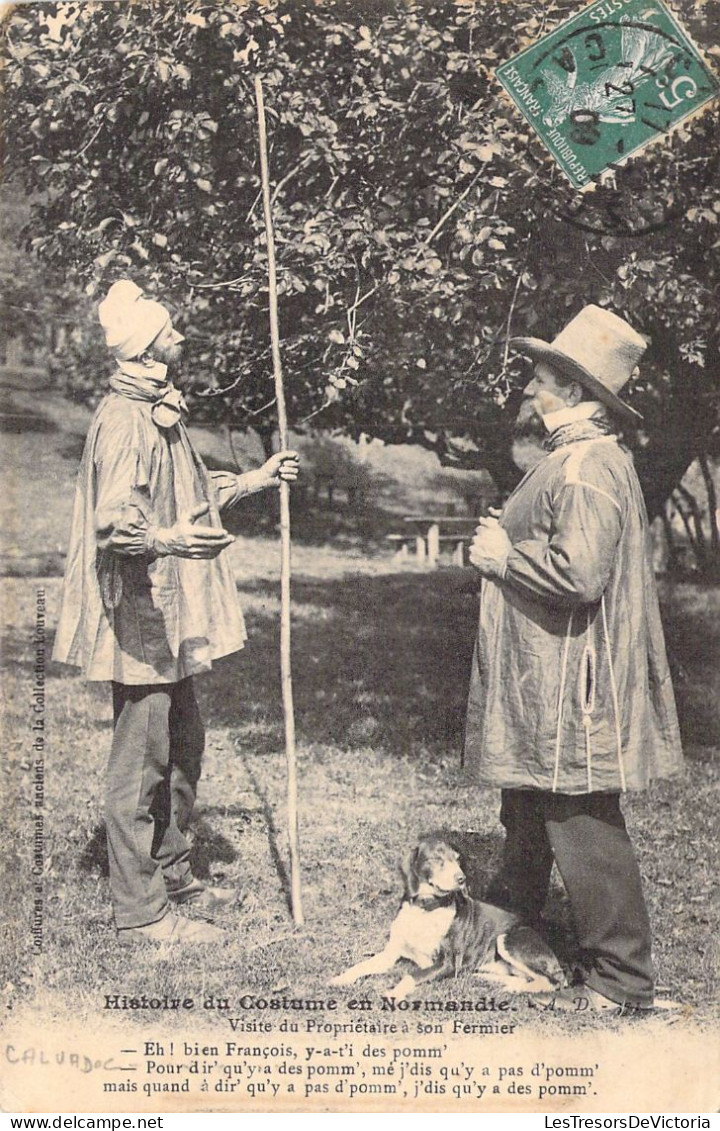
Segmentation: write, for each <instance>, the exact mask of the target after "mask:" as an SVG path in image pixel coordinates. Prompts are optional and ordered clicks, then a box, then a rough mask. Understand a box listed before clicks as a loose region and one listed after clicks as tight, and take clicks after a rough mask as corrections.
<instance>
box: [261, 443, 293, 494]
mask: <svg viewBox="0 0 720 1131" xmlns="http://www.w3.org/2000/svg"><path fill="white" fill-rule="evenodd" d="M299 470H300V456H299V454H298V453H297V452H293V451H284V452H277V453H276V454H275V455H274V456H270V459H269V460H268V461H267V463H264V464H263V465H262V467H259V468H258V475H259V476H262V479H263V486H264V487H279V486H280V484H281V483H283V482H284V483H294V482H295V480H296V479H297V477H298V473H299Z"/></svg>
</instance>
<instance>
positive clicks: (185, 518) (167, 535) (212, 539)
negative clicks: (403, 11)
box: [149, 503, 234, 558]
mask: <svg viewBox="0 0 720 1131" xmlns="http://www.w3.org/2000/svg"><path fill="white" fill-rule="evenodd" d="M209 509H210V508H209V505H208V503H201V504H199V505H198V506H195V507H193V508H192V510H189V511H186V512H185V514H183V515H181V517H180V518H179V519H178V521H177V522H176V523H175V525H174V526H167V527H161V528H159V529H158V530H155V531H154V532H151V533H150V536H149V548H150V549H151V551H152V552H153V553H154V554H155V555H156V556H157V557H168V556H169V555H171V554H172V555H174V556H175V557H178V558H216V557H217V556H218V554H219V553H221V552H222V551H223V550H224V549H225V548H226V546H229V545H230V544H231V542H233V541H234V538H233V536H232V534H228V532H227V530H223V528H222V527H219V526H198V525H196V520H197V519H198V518H201V517H202V516H203V515H204V514H207V513H208V510H209Z"/></svg>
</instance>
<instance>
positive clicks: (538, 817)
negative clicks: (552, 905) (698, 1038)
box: [485, 789, 654, 1005]
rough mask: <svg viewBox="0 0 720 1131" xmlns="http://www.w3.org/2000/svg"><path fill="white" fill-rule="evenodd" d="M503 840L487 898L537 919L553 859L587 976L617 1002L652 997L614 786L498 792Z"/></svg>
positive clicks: (646, 938) (645, 925) (634, 874)
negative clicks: (576, 792) (573, 791)
mask: <svg viewBox="0 0 720 1131" xmlns="http://www.w3.org/2000/svg"><path fill="white" fill-rule="evenodd" d="M500 820H501V821H502V823H503V825H504V826H505V831H506V840H505V849H504V857H503V864H502V869H501V872H500V874H499V875H498V876H497V877H496V878H495V880H494V881H493V883H492V885H491V888H490V890H489V891H488V892H487V893H486V895H485V898H486V899H488V900H489V901H491V902H495V903H499V904H501V905H502V906H505V907H508V908H510V909H511V910H513V911H517V912H518V913H519V914H521V915H523V916H524V917H526V918H528V919H530V920H532V919H536V918H537V917H538V916H539V915H540V912H541V911H542V909H543V906H544V904H545V899H546V897H547V894H548V889H549V886H550V872H551V870H552V865H553V860H555V862H556V863H557V866H558V871H559V872H560V875H561V877H562V881H563V883H564V885H565V889H566V891H567V893H568V897H569V899H570V904H571V907H572V912H573V917H574V920H575V926H576V928H577V932H578V938H579V943H580V947H581V948H582V951H583V953H584V958H585V961H586V963H587V974H586V977H585V982H586V984H587V985H589V986H590V987H592V989H595V990H598V991H599V992H600V993H601V994H604V995H605V997H608V998H610V999H611V1000H612V1001H616V1002H619V1003H623V1002H627V1003H636V1004H640V1005H645V1004H649V1003H651V1002H652V1000H653V989H654V987H653V969H652V961H651V955H650V923H649V920H648V914H647V909H646V907H645V900H644V898H643V892H642V881H641V879H640V870H639V868H638V865H637V861H636V859H635V853H634V851H633V847H632V844H631V842H630V838H629V836H628V834H627V830H626V828H625V820H624V818H623V815H622V812H621V811H620V797H619V794H617V793H589V794H585V795H580V796H569V795H567V794H560V793H545V792H542V791H540V790H524V789H506V790H503V792H502V807H501V810H500Z"/></svg>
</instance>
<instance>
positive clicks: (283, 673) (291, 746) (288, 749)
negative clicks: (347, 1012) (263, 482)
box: [255, 75, 304, 926]
mask: <svg viewBox="0 0 720 1131" xmlns="http://www.w3.org/2000/svg"><path fill="white" fill-rule="evenodd" d="M255 102H256V104H257V118H258V137H259V141H260V173H261V177H262V197H263V211H264V213H265V236H266V241H267V252H268V292H269V307H270V343H271V346H272V360H273V373H274V374H275V397H276V400H277V413H278V426H279V430H280V447H281V449H282V448H287V446H288V423H287V409H286V407H285V387H284V384H283V373H282V362H281V360H280V330H279V326H278V302H277V273H276V269H275V236H274V233H273V222H272V207H271V200H270V172H269V169H268V152H267V131H266V128H265V102H264V99H263V89H262V83H261V81H260V76H259V75H256V76H255ZM280 545H281V568H280V677H281V681H282V700H283V714H284V716H285V753H286V755H287V791H288V799H287V812H288V841H289V843H290V904H291V907H292V917H293V922H294V923H295V924H296V925H297V926H302V924H303V921H304V920H303V911H302V893H301V888H300V850H299V845H298V813H297V758H296V753H295V712H294V709H293V690H292V669H291V665H290V487H289V485H288V484H287V483H286V482H284V481H282V482H281V483H280Z"/></svg>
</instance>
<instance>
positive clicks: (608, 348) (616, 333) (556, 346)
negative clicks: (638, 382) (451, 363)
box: [510, 305, 647, 421]
mask: <svg viewBox="0 0 720 1131" xmlns="http://www.w3.org/2000/svg"><path fill="white" fill-rule="evenodd" d="M510 345H511V346H514V348H515V349H517V350H520V351H521V352H522V353H528V354H530V356H531V357H532V358H533V359H534V360H535V361H547V363H548V364H549V365H552V366H553V367H554V368H556V369H557V370H558V371H559V372H560V373H561V374H562V375H563V376H565V377H568V378H570V380H572V381H579V383H580V384H581V385H582V386H583V388H585V389H587V390H588V392H590V393H592V394H593V396H594V397H596V398H597V399H598V400H599V401H602V402H603V404H605V405H607V407H608V408H610V409H612V410H613V411H614V412H617V413H620V415H621V416H624V417H625V419H626V420H631V421H638V420H642V416H641V415H640V413H639V412H636V410H635V409H634V408H631V407H630V405H629V404H625V402H624V401H621V400H620V398H619V397H618V395H617V394H618V393H619V392H620V390H621V389H622V388H623V386H624V385H626V384H627V382H628V381H629V380H630V378H631V377H632V375H633V371H634V369H635V367H636V366H637V364H638V363H639V361H640V358H641V357H642V355H643V354H644V353H645V350H646V349H647V341H646V339H645V338H643V337H642V335H641V334H638V333H637V331H636V330H633V328H632V326H630V325H629V324H628V323H627V322H626V321H625V319H624V318H619V317H618V316H617V314H613V313H612V312H611V311H610V310H603V309H602V307H600V306H592V305H591V306H586V307H584V308H583V309H582V310H581V311H580V313H579V314H576V315H575V317H574V318H573V319H572V321H571V322H568V324H567V326H566V327H565V329H564V330H561V331H560V333H559V334H558V336H557V337H556V338H553V340H552V342H544V341H543V340H542V339H541V338H511V339H510Z"/></svg>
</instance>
